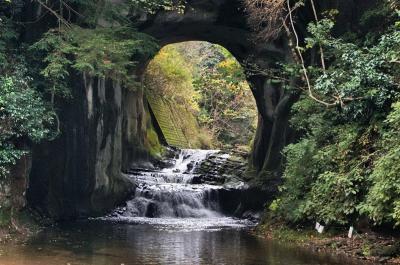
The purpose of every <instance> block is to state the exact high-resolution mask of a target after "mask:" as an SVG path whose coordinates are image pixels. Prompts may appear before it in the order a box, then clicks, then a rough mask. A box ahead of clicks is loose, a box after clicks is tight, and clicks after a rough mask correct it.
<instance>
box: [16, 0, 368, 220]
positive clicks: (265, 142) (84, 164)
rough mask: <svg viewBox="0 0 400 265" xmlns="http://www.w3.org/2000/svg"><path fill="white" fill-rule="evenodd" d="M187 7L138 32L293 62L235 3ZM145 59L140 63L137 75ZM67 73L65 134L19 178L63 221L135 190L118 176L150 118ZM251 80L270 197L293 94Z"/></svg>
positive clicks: (105, 87) (114, 91)
mask: <svg viewBox="0 0 400 265" xmlns="http://www.w3.org/2000/svg"><path fill="white" fill-rule="evenodd" d="M187 2H188V3H187V5H188V6H187V8H186V10H185V12H184V13H183V14H182V13H177V12H172V11H169V12H159V13H157V14H155V15H146V16H139V15H138V17H140V19H139V20H140V23H139V29H140V30H141V31H143V32H145V33H148V34H150V35H152V36H154V37H156V38H157V39H159V40H160V44H161V46H162V45H166V44H170V43H175V42H181V41H189V40H202V41H209V42H212V43H217V44H220V45H222V46H224V47H225V48H227V49H228V50H229V51H230V52H231V53H232V54H233V55H234V56H235V57H236V58H237V59H238V61H239V62H241V63H242V64H243V65H245V64H246V63H249V62H250V63H253V64H256V65H258V66H260V67H262V68H263V67H268V66H272V65H273V64H274V63H276V62H278V61H279V62H288V61H291V60H292V58H291V57H290V54H291V53H290V52H289V47H288V42H287V40H286V38H285V37H284V36H283V37H280V38H278V39H277V40H275V41H273V42H270V43H265V42H253V41H251V39H252V38H251V30H250V29H249V28H248V27H247V25H246V14H245V13H244V10H243V9H242V7H241V2H240V1H239V0H217V1H199V0H190V1H187ZM327 2H329V3H331V2H332V3H331V5H332V6H333V7H335V6H338V7H340V5H345V7H346V8H348V9H349V10H353V11H352V12H353V13H354V10H355V9H356V8H357V6H358V5H359V4H360V3H361V2H363V1H361V0H357V1H356V0H354V1H348V0H340V1H327ZM27 9H29V10H30V11H29V10H28V11H27V14H30V15H31V17H30V18H29V19H30V20H31V21H35V19H32V18H35V17H36V16H38V15H40V12H36V11H35V10H36V9H35V7H34V6H33V7H32V6H29V7H27ZM348 12H350V11H348ZM352 12H350V13H346V14H344V15H343V16H344V17H343V18H342V20H344V21H348V20H350V18H351V19H352V15H353V13H352ZM350 24H351V23H350ZM30 27H35V30H29V28H28V29H27V33H26V38H28V39H34V38H35V37H37V36H34V35H35V34H36V33H37V32H44V31H46V30H47V27H48V23H44V22H43V20H41V21H39V22H38V23H37V24H32V25H30ZM32 29H33V28H32ZM35 32H36V33H35ZM32 34H33V35H32ZM147 62H148V61H143V62H142V63H141V64H140V65H139V68H138V69H137V72H138V73H139V78H140V76H141V74H140V73H143V71H144V69H145V67H146V65H147ZM71 76H72V77H71V80H70V84H71V85H72V87H73V93H74V95H73V99H72V100H70V101H68V102H63V103H60V105H61V108H60V111H59V117H60V122H61V123H60V125H61V131H62V134H61V135H60V137H58V138H57V139H55V140H54V141H52V142H49V143H44V144H41V145H38V146H35V147H34V148H33V152H32V158H33V160H32V170H31V172H30V177H29V181H28V180H27V179H26V178H25V177H22V178H23V179H24V181H25V182H24V183H25V184H23V185H22V186H24V185H25V186H28V189H27V199H28V202H29V204H30V206H32V207H33V208H36V209H39V210H40V211H43V212H46V213H48V214H50V215H51V216H53V217H55V218H63V219H65V218H75V217H77V216H80V215H93V214H97V213H102V212H104V211H106V210H108V209H110V208H111V207H113V206H114V205H115V204H116V203H118V202H119V201H121V200H122V199H124V197H125V196H126V194H128V191H129V190H130V189H131V188H132V186H133V184H132V183H130V182H129V181H128V180H127V179H126V178H125V177H124V175H123V173H122V172H124V171H126V170H128V169H129V168H130V166H131V164H132V163H134V162H137V161H143V162H145V161H146V160H148V159H149V157H148V152H147V151H146V149H145V148H144V141H145V137H146V122H147V121H148V119H149V114H148V111H147V110H146V109H147V102H146V99H145V97H144V96H143V93H142V92H140V91H131V90H128V89H126V88H124V87H121V86H120V85H119V84H118V83H115V82H112V81H110V80H106V79H99V78H93V77H90V76H84V75H82V74H75V75H71ZM248 81H249V83H250V85H251V89H252V92H253V94H254V97H255V99H256V103H257V108H258V111H259V120H258V130H257V134H256V137H255V141H254V147H253V152H252V155H251V164H252V167H253V169H254V171H255V172H256V173H257V174H258V175H259V176H262V177H264V178H265V182H266V183H267V185H270V187H271V189H270V190H271V192H273V191H274V190H276V189H275V188H276V185H277V183H279V179H280V174H281V169H282V156H281V151H282V148H283V147H284V146H285V145H286V144H287V143H288V142H290V141H291V139H292V138H293V136H294V134H293V132H292V131H291V129H290V128H289V126H288V119H289V112H290V108H291V106H292V104H293V103H294V102H295V101H296V99H297V97H298V95H297V94H294V93H287V92H285V91H284V90H283V88H282V87H281V86H279V85H275V84H273V83H272V82H270V81H269V80H268V79H267V78H266V77H265V76H261V75H249V77H248ZM28 169H29V167H25V170H22V171H23V174H25V175H28V174H27V171H29V170H28ZM22 171H21V172H22ZM266 173H268V174H266ZM18 174H19V173H18ZM18 174H17V175H18ZM21 174H22V173H21ZM23 174H22V175H23ZM16 179H18V178H16ZM18 181H20V180H18ZM18 181H17V182H18ZM28 182H29V185H27V183H28ZM17 186H18V187H22V186H21V185H17ZM22 189H24V188H22ZM19 193H20V192H18V194H19ZM23 200H24V198H23V197H22V201H23Z"/></svg>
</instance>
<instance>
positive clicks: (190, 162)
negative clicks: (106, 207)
mask: <svg viewBox="0 0 400 265" xmlns="http://www.w3.org/2000/svg"><path fill="white" fill-rule="evenodd" d="M216 153H218V150H195V149H184V150H181V151H180V153H179V156H178V157H177V158H175V159H173V166H172V167H168V168H163V169H159V170H143V169H135V170H133V171H132V172H134V173H133V174H131V175H130V178H131V179H132V180H133V181H134V182H135V183H136V185H137V187H136V190H135V194H134V196H133V198H132V199H131V200H129V201H127V202H126V205H125V206H124V207H119V208H117V209H116V210H115V211H114V212H113V213H112V214H110V215H109V216H107V217H105V218H103V219H113V220H117V221H124V222H133V223H142V222H145V223H151V224H160V223H162V224H168V225H171V224H173V225H182V224H185V226H187V225H188V224H189V226H191V227H192V228H193V227H201V226H202V227H203V228H204V226H207V227H209V226H212V227H214V226H218V227H222V226H237V225H244V223H243V221H238V220H234V219H232V218H228V217H225V216H223V214H221V213H220V209H219V199H218V194H219V192H218V191H219V190H220V189H222V188H223V186H222V185H210V184H193V183H192V180H193V179H194V178H195V177H198V176H199V175H198V174H196V173H195V172H196V171H197V170H196V169H197V167H199V166H200V165H201V162H202V161H204V160H205V159H207V157H208V156H210V155H215V154H216ZM221 157H222V159H227V158H228V156H227V155H221ZM239 223H240V224H239ZM246 225H248V224H246Z"/></svg>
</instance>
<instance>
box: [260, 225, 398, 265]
mask: <svg viewBox="0 0 400 265" xmlns="http://www.w3.org/2000/svg"><path fill="white" fill-rule="evenodd" d="M255 233H256V234H257V235H259V236H262V237H264V238H267V239H273V240H278V241H281V242H284V243H286V244H287V243H289V244H294V245H297V246H301V247H305V248H309V249H311V250H313V251H315V252H328V253H331V254H334V255H345V256H347V257H351V258H355V259H359V260H365V261H370V262H373V263H384V264H400V238H399V237H394V236H393V235H384V234H381V233H376V232H372V231H370V232H364V233H355V234H354V236H353V237H352V238H351V239H350V238H348V237H347V231H335V232H333V231H327V232H325V233H323V234H318V233H317V231H315V230H314V229H305V228H291V227H288V226H287V225H285V224H281V223H264V224H261V225H259V226H258V227H257V228H256V229H255Z"/></svg>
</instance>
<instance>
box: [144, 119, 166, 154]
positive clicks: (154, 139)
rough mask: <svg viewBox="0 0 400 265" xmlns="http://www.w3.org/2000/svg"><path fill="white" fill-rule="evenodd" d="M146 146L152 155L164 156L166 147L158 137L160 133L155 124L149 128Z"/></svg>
mask: <svg viewBox="0 0 400 265" xmlns="http://www.w3.org/2000/svg"><path fill="white" fill-rule="evenodd" d="M145 147H146V149H147V150H148V152H149V153H150V155H151V156H152V157H155V158H161V157H162V154H163V152H164V148H163V146H162V145H161V143H160V140H159V139H158V135H157V133H156V131H155V129H154V128H153V126H151V127H150V128H148V129H147V132H146V142H145Z"/></svg>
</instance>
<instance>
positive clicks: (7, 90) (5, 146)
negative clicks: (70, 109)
mask: <svg viewBox="0 0 400 265" xmlns="http://www.w3.org/2000/svg"><path fill="white" fill-rule="evenodd" d="M30 81H31V80H30V78H29V77H28V76H26V73H25V70H24V69H23V68H18V69H16V71H15V72H14V73H12V75H10V76H2V77H0V150H1V151H0V176H1V177H4V176H6V174H7V173H8V171H9V168H10V166H12V165H13V164H15V162H16V161H17V160H18V159H19V158H20V157H21V156H22V155H23V154H24V153H25V151H24V150H22V149H21V146H20V144H21V142H24V141H32V142H39V141H41V140H43V139H49V138H51V137H52V134H53V132H52V131H51V129H50V128H51V125H52V124H53V123H54V117H55V114H54V113H53V112H52V111H50V109H49V108H47V107H46V104H45V102H44V101H43V99H42V98H41V96H40V95H39V94H38V93H37V92H36V91H35V89H34V88H32V87H31V86H30Z"/></svg>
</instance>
